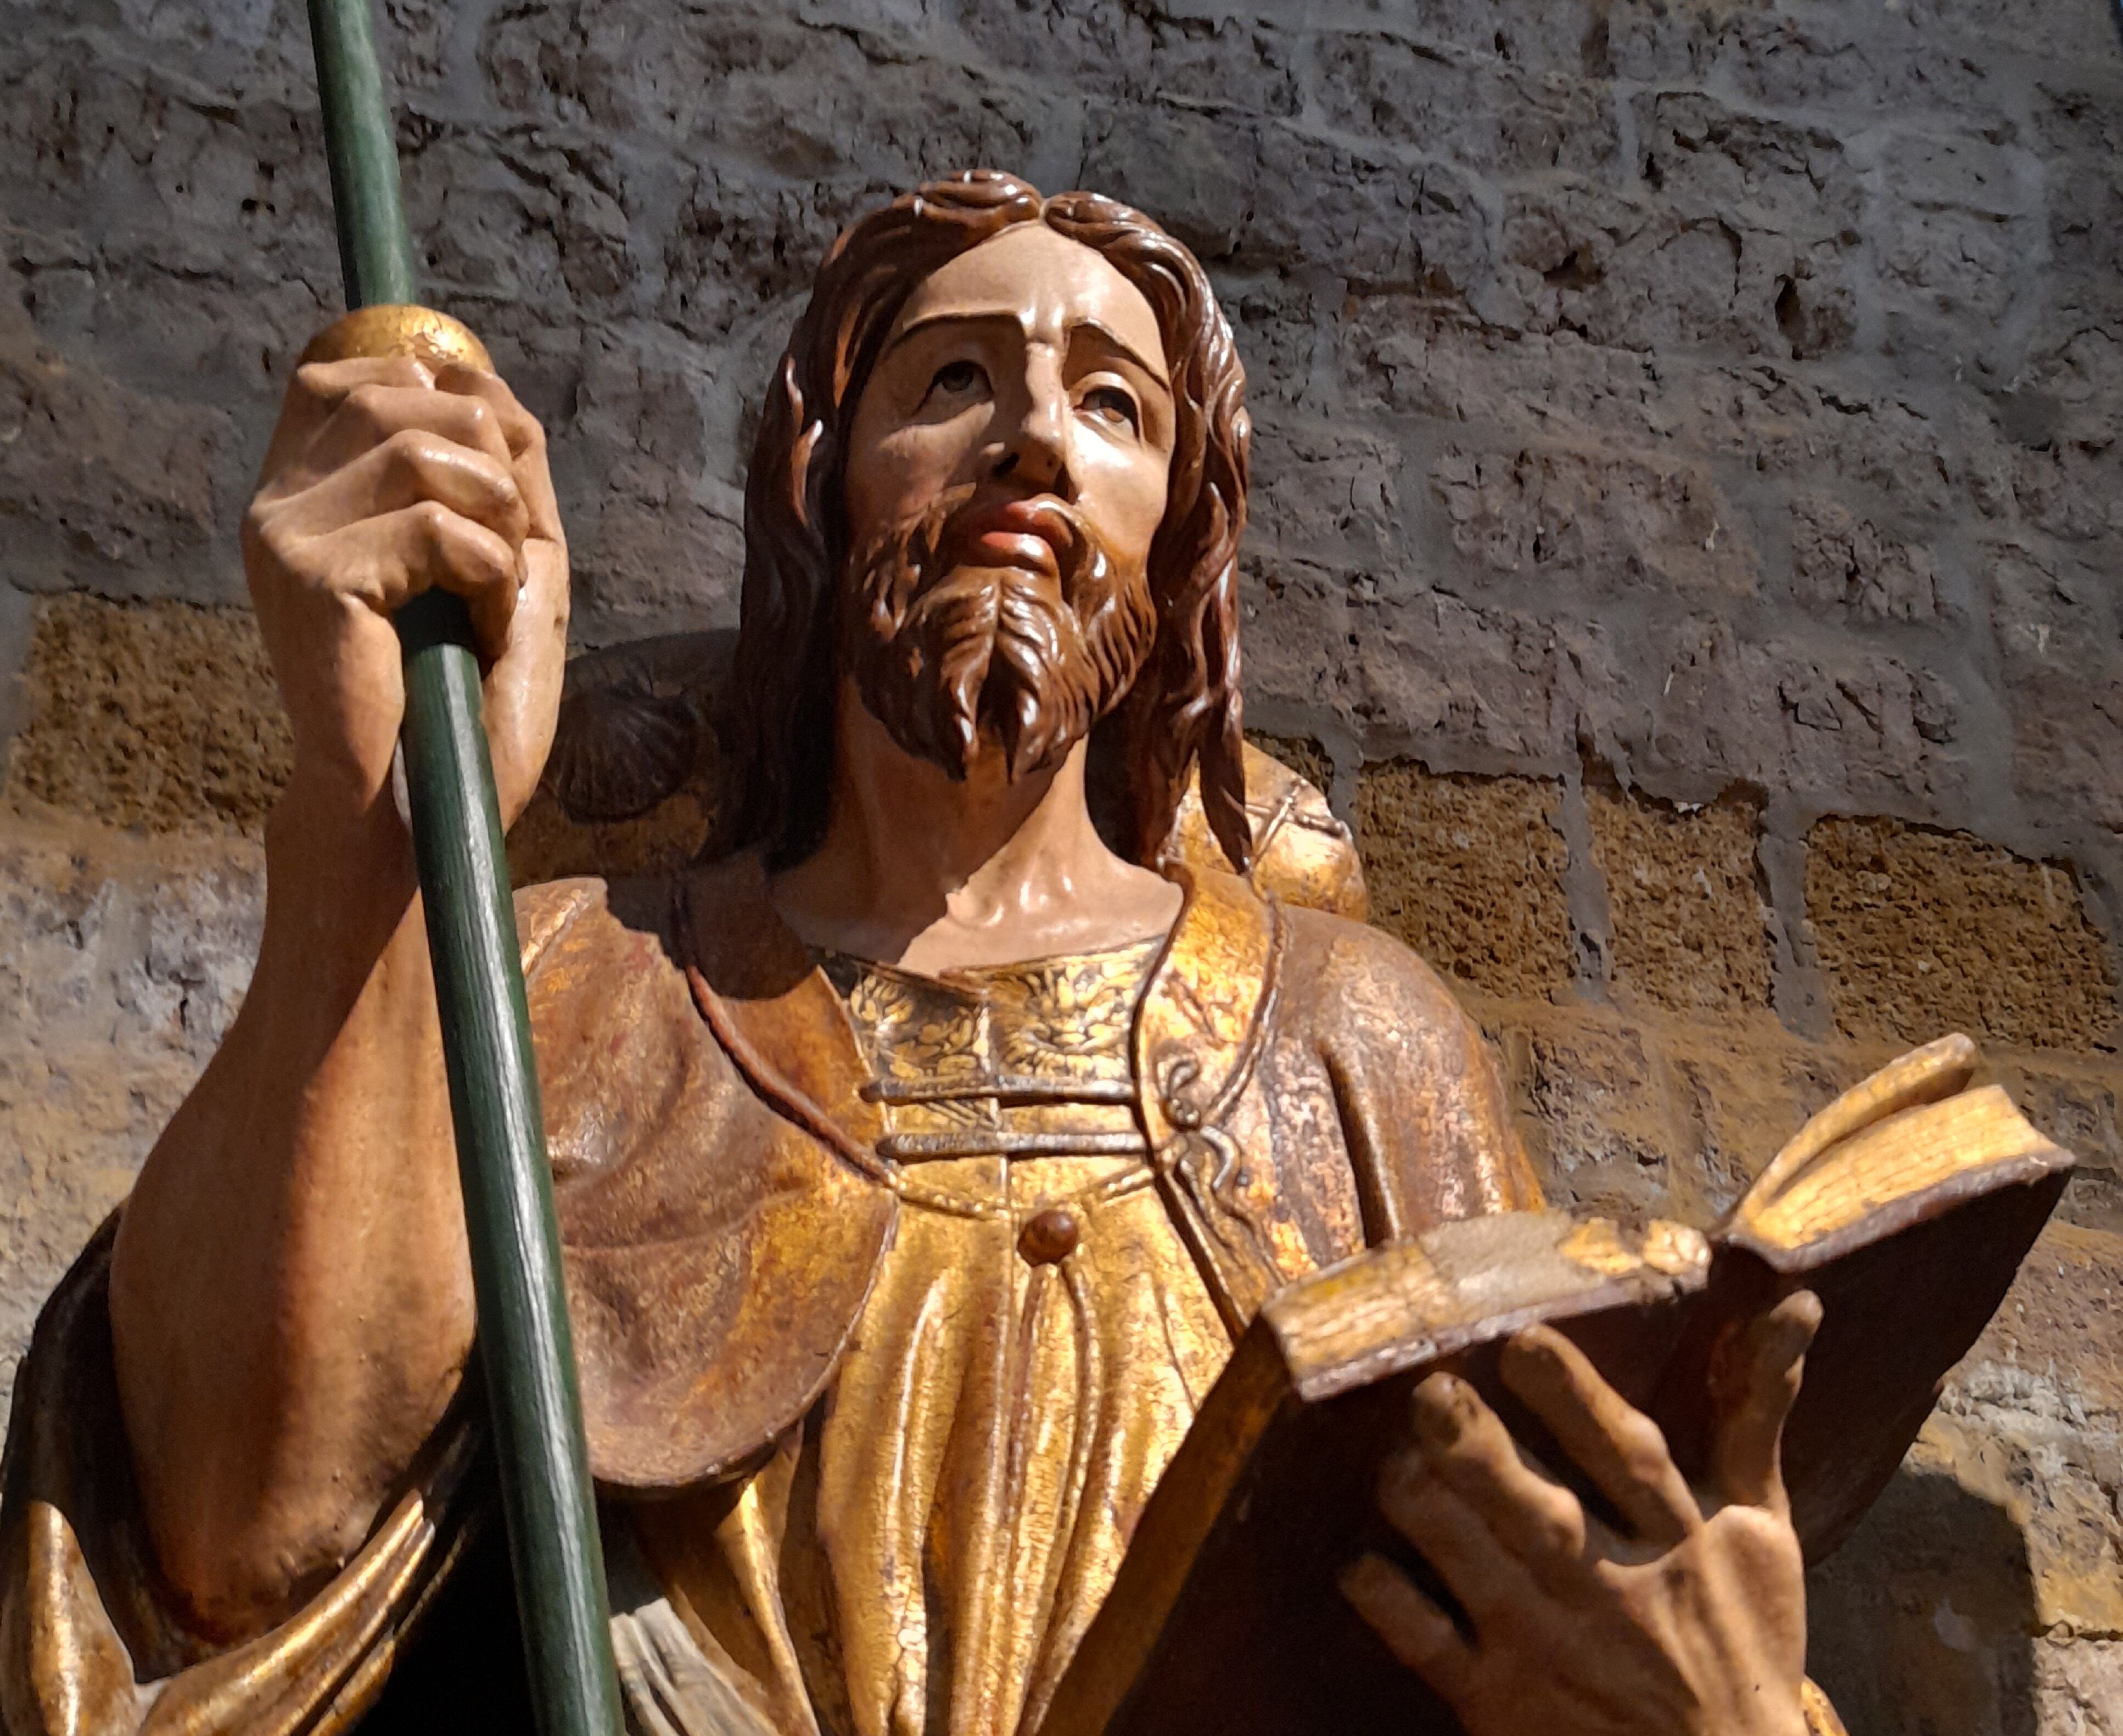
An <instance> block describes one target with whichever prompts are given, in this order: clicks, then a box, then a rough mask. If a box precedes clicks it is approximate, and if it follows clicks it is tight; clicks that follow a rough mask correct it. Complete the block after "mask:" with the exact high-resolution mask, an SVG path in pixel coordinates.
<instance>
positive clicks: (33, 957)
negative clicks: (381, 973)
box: [0, 822, 265, 1409]
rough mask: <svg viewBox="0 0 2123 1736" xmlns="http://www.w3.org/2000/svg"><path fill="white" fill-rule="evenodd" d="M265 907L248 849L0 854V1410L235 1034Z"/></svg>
mask: <svg viewBox="0 0 2123 1736" xmlns="http://www.w3.org/2000/svg"><path fill="white" fill-rule="evenodd" d="M264 912H265V874H264V865H263V862H262V861H261V860H260V852H259V851H258V848H257V847H256V846H255V844H252V843H251V842H247V841H244V840H241V839H208V838H184V839H179V838H167V837H164V838H155V839H153V840H152V841H147V842H143V841H139V840H136V839H129V838H124V837H122V836H120V835H116V834H113V833H106V832H102V831H101V830H99V829H97V828H87V827H82V826H80V825H77V824H68V825H66V826H63V827H36V828H25V827H23V826H22V825H21V823H19V822H17V823H16V824H15V825H14V826H13V827H12V828H11V836H10V838H8V840H7V842H6V844H5V845H4V847H0V1409H4V1407H5V1405H6V1401H7V1392H8V1391H9V1389H11V1388H12V1385H13V1379H14V1368H15V1364H16V1362H17V1361H18V1360H19V1358H21V1353H22V1350H23V1349H24V1347H25V1346H26V1344H27V1343H28V1341H29V1335H30V1325H31V1323H32V1322H33V1321H35V1317H36V1312H37V1310H38V1309H39V1308H40V1307H42V1306H43V1304H44V1300H45V1295H46V1294H47V1293H49V1290H50V1288H51V1287H52V1285H53V1284H54V1283H56V1282H57V1281H58V1279H59V1274H61V1273H62V1272H63V1271H64V1270H65V1269H66V1267H67V1265H68V1264H69V1263H70V1262H71V1261H72V1260H73V1257H74V1255H76V1254H77V1253H78V1252H79V1251H80V1249H81V1246H82V1243H83V1242H84V1241H87V1239H88V1236H89V1233H90V1232H91V1231H92V1230H94V1229H95V1227H96V1225H97V1224H98V1223H99V1222H101V1221H102V1219H103V1218H104V1217H105V1214H107V1213H109V1212H110V1209H111V1208H113V1207H114V1206H115V1205H116V1204H117V1203H119V1201H120V1199H123V1198H124V1194H125V1193H126V1190H127V1189H129V1187H130V1186H131V1185H132V1181H133V1175H134V1171H136V1170H137V1169H138V1167H139V1165H140V1162H141V1160H142V1159H143V1158H144V1157H146V1156H147V1153H148V1147H150V1146H151V1145H152V1144H153V1142H154V1140H155V1138H156V1136H157V1134H158V1133H160V1132H161V1131H162V1126H163V1124H164V1123H165V1122H166V1120H167V1119H169V1116H170V1114H171V1112H172V1111H174V1110H176V1106H177V1104H178V1103H179V1101H180V1100H181V1099H182V1098H183V1096H184V1094H185V1092H186V1091H189V1090H190V1088H191V1085H192V1082H193V1081H194V1079H196V1078H197V1077H198V1076H199V1071H200V1069H201V1068H202V1067H204V1066H205V1064H206V1062H207V1059H208V1058H209V1056H210V1055H211V1054H212V1053H213V1050H214V1049H215V1047H216V1046H217V1045H218V1044H219V1043H220V1041H221V1039H222V1037H223V1035H224V1034H225V1033H226V1032H227V1029H228V1025H229V1023H230V1021H231V1020H232V1019H233V1018H234V1016H235V1015H236V1011H237V1007H238V1006H240V1005H241V1002H242V997H243V992H244V990H245V988H246V986H247V984H248V983H249V981H250V974H251V962H252V960H253V959H254V958H255V956H256V953H257V947H258V936H259V931H260V924H261V923H262V922H263V920H264Z"/></svg>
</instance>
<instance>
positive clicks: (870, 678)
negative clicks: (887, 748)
mask: <svg viewBox="0 0 2123 1736" xmlns="http://www.w3.org/2000/svg"><path fill="white" fill-rule="evenodd" d="M972 494H973V490H972V488H971V487H970V486H967V487H961V488H957V489H954V490H950V491H949V492H948V493H946V494H945V495H943V496H942V497H941V498H940V499H939V500H937V501H936V503H935V504H934V505H933V506H931V507H930V508H929V509H927V510H926V511H925V512H923V513H921V514H919V515H918V516H916V517H915V518H908V519H906V520H903V521H902V522H901V523H898V524H897V525H894V526H893V527H891V528H889V529H888V530H887V531H885V532H884V533H883V534H882V535H880V536H879V537H877V538H876V539H875V540H874V542H872V543H871V544H870V546H869V548H868V549H867V550H865V551H862V552H860V554H859V555H858V556H857V557H856V559H855V561H853V562H852V563H851V567H850V575H851V584H850V587H849V591H848V594H847V602H848V607H847V608H845V609H844V611H843V612H842V614H841V657H842V659H843V660H842V665H841V666H842V667H843V668H844V669H847V670H848V671H849V672H850V673H851V674H853V676H854V677H855V685H856V687H857V690H858V691H859V692H860V693H861V695H862V699H863V703H864V705H865V706H867V707H868V708H869V711H870V712H871V714H872V715H873V716H875V717H876V719H877V720H878V721H879V722H880V723H881V724H883V725H884V727H885V730H886V731H887V732H888V734H890V735H891V737H892V739H893V740H894V741H895V742H897V744H899V745H900V746H901V747H902V748H904V749H905V750H906V751H907V753H912V754H915V755H916V756H917V757H919V758H923V759H926V760H929V761H930V762H933V763H934V764H935V765H937V766H939V767H942V769H943V770H944V772H946V773H947V774H948V775H949V777H952V778H954V779H960V780H962V779H963V778H964V777H965V776H966V773H967V771H968V768H969V767H970V766H971V765H972V761H973V758H974V755H975V754H976V753H977V752H978V751H979V750H980V748H981V744H982V741H983V740H984V739H987V740H991V741H993V742H994V743H996V744H997V745H999V746H1000V747H1001V749H1002V751H1003V755H1004V759H1005V765H1006V766H1007V767H1008V770H1009V774H1010V777H1012V778H1013V779H1015V778H1019V777H1024V776H1025V775H1026V774H1027V773H1029V772H1038V771H1042V770H1044V769H1045V768H1046V767H1049V766H1052V765H1054V764H1056V763H1057V762H1059V761H1060V760H1061V759H1062V757H1063V756H1064V755H1066V753H1068V751H1069V749H1070V748H1072V747H1074V746H1075V745H1076V743H1078V742H1079V741H1081V740H1082V739H1084V738H1085V736H1086V735H1088V734H1090V730H1091V725H1093V724H1094V723H1096V722H1097V721H1098V720H1099V719H1100V718H1101V717H1103V716H1105V714H1106V713H1107V712H1108V711H1109V710H1111V709H1112V707H1113V706H1114V705H1115V704H1117V703H1118V701H1119V700H1120V698H1121V697H1122V695H1123V694H1125V693H1126V692H1127V690H1128V687H1129V686H1130V684H1131V683H1133V681H1134V680H1135V678H1136V672H1137V671H1138V670H1139V669H1141V667H1142V660H1143V659H1144V657H1145V656H1146V655H1148V653H1149V650H1150V645H1151V640H1152V638H1153V637H1154V636H1155V633H1156V631H1157V613H1156V606H1155V603H1154V602H1153V600H1152V598H1151V594H1150V586H1149V583H1148V580H1147V579H1146V577H1145V575H1144V573H1143V570H1142V568H1141V565H1140V563H1123V562H1122V561H1120V560H1119V559H1118V558H1117V557H1116V556H1114V554H1113V551H1111V550H1110V549H1109V548H1108V547H1107V546H1106V544H1105V543H1104V542H1103V541H1102V540H1101V539H1100V537H1099V536H1098V534H1097V533H1096V532H1095V531H1094V530H1093V529H1092V528H1091V526H1090V524H1089V523H1087V522H1086V521H1085V519H1084V518H1083V517H1082V515H1081V514H1079V513H1077V512H1076V511H1075V510H1074V509H1071V507H1069V506H1067V505H1066V504H1063V503H1062V502H1060V501H1055V502H1053V503H1052V504H1051V505H1050V506H1048V507H1047V508H1046V511H1047V514H1048V515H1049V520H1050V523H1052V524H1053V525H1054V527H1055V528H1056V529H1057V536H1056V537H1055V538H1054V539H1053V540H1054V541H1055V542H1056V544H1057V548H1056V555H1057V564H1058V565H1059V567H1060V575H1059V577H1058V579H1057V578H1054V577H1050V576H1049V575H1047V574H1045V573H1040V572H1031V571H1027V570H1019V569H1018V568H1015V567H1001V566H988V565H963V564H961V562H960V561H959V559H958V555H959V551H960V547H961V543H962V542H963V537H962V535H961V533H960V524H961V521H962V519H963V516H964V514H966V511H967V509H968V507H969V506H970V504H971V503H972Z"/></svg>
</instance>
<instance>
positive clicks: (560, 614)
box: [243, 358, 568, 825]
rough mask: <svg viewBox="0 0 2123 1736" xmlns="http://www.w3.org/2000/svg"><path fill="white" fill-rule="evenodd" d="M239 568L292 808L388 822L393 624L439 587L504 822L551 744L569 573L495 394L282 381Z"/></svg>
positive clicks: (539, 475)
mask: <svg viewBox="0 0 2123 1736" xmlns="http://www.w3.org/2000/svg"><path fill="white" fill-rule="evenodd" d="M243 556H244V568H245V571H246V575H247V576H248V578H249V580H250V585H251V599H252V602H253V603H254V605H255V608H256V609H257V612H258V619H259V624H260V629H261V631H263V633H264V636H265V645H266V649H267V650H268V652H269V654H270V655H271V657H272V659H273V666H274V673H275V675H276V676H277V678H278V679H279V684H280V690H281V694H282V697H284V700H285V701H286V703H287V706H288V719H289V722H290V724H291V725H292V726H293V732H294V737H295V772H294V777H295V781H296V783H297V784H298V786H302V788H303V790H304V791H305V793H306V795H307V796H308V797H310V798H311V799H312V800H316V799H320V798H321V799H322V800H324V802H325V803H326V805H327V808H328V809H332V808H337V807H339V806H340V805H341V804H342V803H343V804H344V805H346V811H347V812H348V813H349V814H350V815H351V814H368V813H370V812H372V811H373V809H375V808H376V806H377V803H378V802H379V800H381V801H382V802H385V803H388V802H389V800H390V798H389V794H388V791H387V785H388V783H389V781H390V777H391V754H392V752H393V749H394V748H395V747H396V743H397V739H398V730H399V725H400V722H401V719H402V717H403V715H404V711H405V687H404V683H403V680H402V677H401V666H400V653H399V646H398V640H397V636H396V632H395V631H394V630H393V628H392V626H391V614H392V612H394V611H395V610H396V609H397V608H399V607H400V606H401V604H403V603H406V602H407V601H409V600H410V598H414V597H415V596H417V595H419V594H420V593H421V592H422V591H424V590H426V589H429V587H430V586H439V587H440V588H441V589H444V590H448V591H451V592H453V593H455V594H457V595H458V596H460V597H462V598H464V600H465V603H466V606H467V607H468V608H469V610H470V612H471V620H472V626H473V631H474V634H475V636H476V640H477V642H478V646H479V650H480V661H481V665H482V668H483V669H484V671H485V675H484V682H483V701H484V703H483V710H484V712H485V724H486V732H487V739H488V744H489V747H490V749H491V751H492V753H493V757H494V780H495V783H496V786H497V791H498V793H499V796H500V800H501V814H502V820H503V823H504V825H506V824H507V823H509V822H510V821H512V820H513V819H515V817H516V815H517V814H518V813H519V812H521V811H522V809H523V805H524V804H525V803H527V801H528V800H530V798H531V794H532V790H533V789H534V788H535V787H536V786H537V779H538V774H539V772H540V771H541V769H542V768H543V767H544V764H545V758H546V751H547V749H548V748H550V747H551V744H552V738H553V726H554V720H555V716H556V714H557V711H558V709H559V705H560V675H561V669H562V664H563V663H564V661H565V655H566V637H567V614H568V564H567V550H566V545H565V542H564V540H563V538H562V535H561V531H560V514H559V509H558V508H557V506H556V505H555V501H554V498H553V487H552V482H551V477H550V476H549V475H548V472H547V469H546V443H545V436H544V433H543V430H542V429H540V427H539V425H538V423H537V419H536V418H534V417H533V416H532V415H531V414H530V413H529V412H528V411H526V410H525V409H524V408H523V406H522V405H521V404H519V403H518V402H517V401H516V398H515V396H513V394H512V393H511V392H509V390H508V387H507V386H505V385H504V384H503V383H502V382H501V381H500V380H499V379H498V378H495V377H494V375H492V374H490V373H485V372H483V371H481V370H479V369H476V368H470V367H464V366H457V365H451V366H446V367H443V368H440V369H439V370H437V371H431V370H430V369H429V368H427V367H426V366H424V365H423V364H421V363H419V362H417V361H415V360H412V359H407V358H394V359H382V360H366V359H358V360H353V361H344V362H328V363H314V364H309V365H307V366H305V367H302V368H298V369H297V371H296V373H295V378H294V379H293V381H292V382H290V384H289V386H288V396H287V401H286V403H285V405H284V407H283V409H282V411H281V415H280V421H279V426H278V427H277V428H276V429H275V430H274V436H273V442H272V445H271V447H270V448H269V451H268V453H267V454H266V459H265V472H264V475H263V477H262V479H261V481H260V486H259V490H258V493H257V495H256V497H255V499H254V500H252V502H251V509H250V511H249V513H248V514H246V516H245V518H244V522H243Z"/></svg>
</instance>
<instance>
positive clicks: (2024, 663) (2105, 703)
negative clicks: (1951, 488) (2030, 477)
mask: <svg viewBox="0 0 2123 1736" xmlns="http://www.w3.org/2000/svg"><path fill="white" fill-rule="evenodd" d="M1978 564H1979V567H1980V570H1981V572H1982V574H1983V576H1984V578H1985V579H1986V580H1987V588H1988V590H1989V606H1990V619H1991V630H1992V632H1993V634H1994V636H1995V639H1996V641H1997V645H1998V648H1999V652H2000V654H2001V655H2002V659H2003V669H2004V677H2005V689H2006V694H2007V697H2008V703H2009V706H2010V708H2011V713H2012V718H2013V767H2014V769H2015V771H2016V772H2018V776H2019V777H2020V778H2021V780H2022V781H2023V783H2024V784H2025V786H2026V787H2027V788H2028V789H2031V790H2039V791H2042V792H2043V794H2044V796H2045V798H2046V800H2050V801H2052V802H2060V803H2064V804H2069V805H2071V806H2072V807H2074V808H2076V809H2078V810H2079V811H2080V812H2081V813H2083V814H2086V815H2087V816H2088V817H2089V818H2091V819H2093V820H2095V821H2096V822H2097V823H2099V824H2101V825H2103V826H2107V827H2108V828H2111V829H2112V830H2116V831H2123V620H2119V612H2118V609H2117V603H2116V596H2115V584H2114V581H2113V579H2112V578H2111V577H2110V576H2108V575H2105V574H2102V573H2100V572H2097V571H2096V570H2093V569H2092V568H2091V567H2088V566H2087V565H2082V564H2080V562H2078V561H2075V560H2073V559H2071V558H2070V557H2069V556H2066V555H2063V554H2060V553H2059V552H2057V551H2055V550H2052V549H2045V548H2041V547H2035V546H2031V545H2030V544H2026V543H1994V544H1990V545H1989V546H1987V547H1985V548H1984V549H1983V550H1982V551H1980V559H1979V563H1978Z"/></svg>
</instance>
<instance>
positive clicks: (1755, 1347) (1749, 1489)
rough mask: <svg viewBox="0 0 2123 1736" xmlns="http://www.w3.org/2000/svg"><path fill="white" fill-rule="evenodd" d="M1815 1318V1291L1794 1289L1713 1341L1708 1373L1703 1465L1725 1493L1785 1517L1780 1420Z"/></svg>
mask: <svg viewBox="0 0 2123 1736" xmlns="http://www.w3.org/2000/svg"><path fill="white" fill-rule="evenodd" d="M1820 1325H1821V1298H1820V1297H1817V1296H1816V1295H1815V1294H1814V1293H1812V1292H1811V1290H1797V1291H1794V1292H1793V1293H1792V1294H1791V1295H1789V1296H1787V1297H1784V1299H1783V1301H1782V1302H1779V1303H1778V1304H1777V1305H1776V1307H1774V1308H1772V1309H1770V1310H1769V1311H1768V1312H1767V1313H1765V1314H1760V1315H1757V1316H1755V1318H1754V1319H1753V1320H1751V1321H1749V1322H1748V1323H1747V1325H1746V1330H1744V1331H1741V1332H1740V1333H1737V1334H1735V1335H1733V1336H1732V1338H1731V1339H1729V1340H1727V1341H1726V1342H1725V1343H1724V1344H1720V1345H1719V1346H1718V1355H1717V1357H1716V1358H1715V1359H1714V1360H1713V1364H1712V1368H1711V1376H1710V1391H1711V1400H1712V1402H1713V1405H1715V1406H1716V1407H1717V1412H1718V1427H1717V1430H1716V1433H1715V1435H1714V1438H1713V1443H1712V1446H1711V1458H1710V1465H1711V1475H1712V1477H1713V1480H1714V1482H1715V1485H1716V1486H1717V1489H1718V1494H1720V1495H1721V1496H1722V1498H1723V1499H1725V1500H1727V1501H1729V1502H1732V1503H1733V1504H1737V1505H1745V1506H1748V1507H1764V1508H1768V1509H1769V1511H1770V1512H1772V1513H1775V1514H1776V1515H1777V1516H1778V1517H1779V1518H1789V1517H1790V1513H1791V1504H1790V1502H1789V1500H1788V1499H1787V1497H1786V1495H1785V1494H1784V1479H1783V1462H1782V1461H1783V1432H1784V1422H1785V1419H1787V1418H1788V1417H1789V1416H1790V1415H1791V1409H1792V1406H1793V1404H1795V1403H1796V1402H1797V1399H1798V1389H1799V1382H1800V1379H1801V1377H1802V1375H1803V1374H1804V1372H1805V1370H1806V1353H1807V1349H1808V1348H1809V1347H1810V1346H1811V1344H1812V1343H1813V1335H1814V1333H1815V1332H1816V1330H1819V1328H1820Z"/></svg>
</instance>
